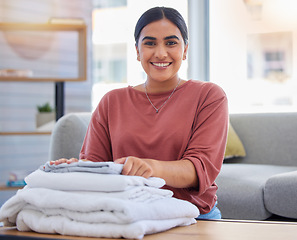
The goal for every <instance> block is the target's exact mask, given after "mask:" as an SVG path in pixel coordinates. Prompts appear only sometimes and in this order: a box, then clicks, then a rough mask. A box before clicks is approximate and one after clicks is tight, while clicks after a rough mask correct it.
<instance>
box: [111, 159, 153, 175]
mask: <svg viewBox="0 0 297 240" xmlns="http://www.w3.org/2000/svg"><path fill="white" fill-rule="evenodd" d="M114 162H115V163H119V164H124V167H123V170H122V174H123V175H129V176H141V177H145V178H149V177H152V176H153V172H154V171H153V167H152V162H150V161H149V159H141V158H137V157H124V158H119V159H116V160H115V161H114Z"/></svg>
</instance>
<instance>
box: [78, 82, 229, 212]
mask: <svg viewBox="0 0 297 240" xmlns="http://www.w3.org/2000/svg"><path fill="white" fill-rule="evenodd" d="M171 92H172V91H170V92H166V93H160V94H149V97H150V99H151V101H152V102H153V104H154V105H155V106H156V107H158V106H161V105H162V104H163V103H164V101H166V99H167V98H168V96H169V95H170V94H171ZM228 121H229V117H228V103H227V98H226V94H225V93H224V91H223V90H222V89H221V88H220V87H219V86H217V85H216V84H214V83H210V82H202V81H193V80H189V81H187V82H186V83H184V84H182V85H181V86H179V87H178V88H177V89H176V91H175V92H174V94H173V95H172V96H171V98H170V99H169V100H168V101H167V102H166V104H165V105H164V106H163V107H162V108H161V109H160V111H159V112H158V113H156V111H155V109H154V108H153V106H152V105H151V103H150V102H149V101H148V99H147V97H146V95H145V93H144V92H141V91H138V90H135V89H134V88H133V87H131V86H129V87H126V88H121V89H116V90H113V91H110V92H109V93H107V94H106V95H105V96H104V97H103V98H102V100H101V101H100V103H99V104H98V106H97V108H96V110H95V111H94V112H93V115H92V118H91V121H90V124H89V127H88V130H87V133H86V137H85V140H84V143H83V146H82V149H81V153H80V159H88V160H91V161H113V160H115V159H118V158H121V157H127V156H135V157H139V158H151V159H157V160H161V161H175V160H180V159H188V160H190V161H192V163H193V164H194V166H195V168H196V173H197V176H198V181H199V187H198V188H197V189H196V188H172V187H169V186H165V188H167V189H170V190H172V191H173V192H174V197H176V198H179V199H183V200H187V201H189V202H191V203H193V204H195V205H196V206H197V207H198V208H199V210H200V213H201V214H205V213H208V212H209V211H210V210H211V209H212V207H213V206H214V204H215V202H216V200H217V196H216V191H217V185H216V184H215V179H216V177H217V175H218V174H219V171H220V169H221V166H222V162H223V158H224V151H225V147H226V139H227V131H228Z"/></svg>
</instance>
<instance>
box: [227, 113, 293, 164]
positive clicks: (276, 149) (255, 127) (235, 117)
mask: <svg viewBox="0 0 297 240" xmlns="http://www.w3.org/2000/svg"><path fill="white" fill-rule="evenodd" d="M230 121H231V124H232V126H233V128H234V130H235V131H236V133H237V134H238V136H239V138H240V139H241V141H242V143H243V145H244V147H245V150H246V157H244V158H235V159H229V160H227V161H226V162H236V163H253V164H272V165H284V166H297V112H296V113H257V114H231V115H230Z"/></svg>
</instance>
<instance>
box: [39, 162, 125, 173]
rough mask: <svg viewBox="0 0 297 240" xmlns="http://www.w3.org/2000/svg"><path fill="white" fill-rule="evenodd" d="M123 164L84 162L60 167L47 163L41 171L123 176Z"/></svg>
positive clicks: (41, 167) (60, 165)
mask: <svg viewBox="0 0 297 240" xmlns="http://www.w3.org/2000/svg"><path fill="white" fill-rule="evenodd" d="M123 166H124V165H123V164H117V163H114V162H92V161H82V160H79V161H78V162H73V163H69V164H68V163H62V164H59V165H55V164H53V165H50V162H46V163H45V164H44V165H42V166H40V170H43V171H45V172H53V173H65V172H90V173H100V174H121V172H122V170H123Z"/></svg>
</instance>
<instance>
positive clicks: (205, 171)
mask: <svg viewBox="0 0 297 240" xmlns="http://www.w3.org/2000/svg"><path fill="white" fill-rule="evenodd" d="M204 87H205V88H206V89H205V90H204V91H203V94H201V97H200V98H199V102H198V104H197V110H196V116H195V119H194V122H193V127H192V136H191V138H190V141H189V143H188V146H187V149H186V151H185V153H184V156H183V159H188V160H190V161H192V163H193V164H194V166H195V168H196V173H197V176H198V181H199V189H198V192H197V194H198V195H201V194H203V193H204V192H205V191H206V190H207V189H208V188H209V187H210V186H211V185H213V184H214V181H215V179H216V177H217V176H218V174H219V172H220V169H221V167H222V163H223V159H224V153H225V148H226V142H227V133H228V124H229V114H228V101H227V97H226V94H225V92H224V91H223V90H222V89H221V88H220V87H219V86H217V85H215V84H213V83H208V84H207V87H206V86H204Z"/></svg>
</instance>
